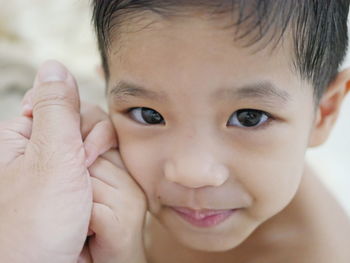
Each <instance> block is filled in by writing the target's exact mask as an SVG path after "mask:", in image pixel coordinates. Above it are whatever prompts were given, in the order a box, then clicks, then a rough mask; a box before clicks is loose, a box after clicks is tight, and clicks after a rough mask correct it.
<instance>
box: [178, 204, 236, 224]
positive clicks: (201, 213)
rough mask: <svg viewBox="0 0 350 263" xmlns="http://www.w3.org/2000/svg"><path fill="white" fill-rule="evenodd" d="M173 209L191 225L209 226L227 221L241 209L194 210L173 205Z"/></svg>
mask: <svg viewBox="0 0 350 263" xmlns="http://www.w3.org/2000/svg"><path fill="white" fill-rule="evenodd" d="M172 210H173V211H174V212H175V213H176V214H177V215H179V216H180V217H181V218H182V219H184V220H185V221H186V222H188V223H190V224H191V225H193V226H196V227H202V228H208V227H214V226H216V225H219V224H220V223H222V222H224V221H226V219H228V218H229V217H231V216H232V215H233V214H234V213H235V212H236V211H237V210H239V209H227V210H193V209H190V208H185V207H172Z"/></svg>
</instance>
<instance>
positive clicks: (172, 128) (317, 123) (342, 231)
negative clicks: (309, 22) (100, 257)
mask: <svg viewBox="0 0 350 263" xmlns="http://www.w3.org/2000/svg"><path fill="white" fill-rule="evenodd" d="M148 18H150V17H148ZM152 19H154V20H155V21H156V23H154V24H152V26H150V27H147V29H144V30H137V28H138V27H137V26H140V28H142V24H141V25H135V28H133V29H135V30H132V31H133V33H130V34H128V33H125V34H124V35H123V34H122V35H120V36H119V39H121V41H120V42H119V41H115V42H114V46H113V48H114V49H112V50H113V52H111V54H113V55H111V56H110V57H109V65H110V72H111V78H110V81H109V91H110V93H109V106H110V116H111V118H112V121H113V123H114V126H115V127H116V130H117V131H118V138H119V147H120V153H121V156H122V157H123V160H124V162H125V165H126V167H127V168H128V170H129V171H130V174H131V175H132V176H133V177H134V178H135V180H136V181H137V182H138V183H139V185H140V186H141V187H142V189H143V191H144V192H145V194H146V196H147V201H148V208H149V211H150V214H151V215H152V217H151V218H150V221H149V225H148V228H147V229H146V232H145V236H146V240H147V243H146V244H147V246H146V247H147V254H148V258H149V260H150V262H152V263H160V262H168V263H172V262H184V263H187V262H188V263H190V262H263V260H266V262H318V263H319V262H332V261H334V259H335V258H337V259H338V260H337V261H336V262H344V263H345V262H348V261H349V258H350V254H349V252H348V249H346V246H347V245H346V244H349V241H350V226H349V220H348V218H347V217H346V215H345V213H344V212H343V211H342V210H341V208H340V207H339V205H338V204H337V203H336V202H335V201H334V199H333V197H332V196H331V195H330V194H329V193H328V192H327V191H326V189H325V188H324V187H323V186H322V184H320V182H319V181H318V179H317V177H315V175H313V173H312V172H311V171H310V170H309V169H308V168H307V166H306V165H305V161H304V154H305V151H306V149H307V148H308V147H314V146H317V145H320V144H322V143H323V142H324V141H325V140H326V138H327V137H328V135H329V133H330V131H331V129H332V127H333V124H334V122H335V120H336V118H337V115H338V112H339V109H340V106H341V103H342V101H343V98H344V96H345V95H346V93H347V92H348V91H349V78H350V74H349V71H348V70H345V71H343V72H341V73H339V75H338V76H337V78H336V79H335V80H334V81H333V82H332V83H331V84H330V86H329V88H328V91H327V92H326V93H325V94H324V96H323V97H322V99H321V101H320V104H319V105H317V108H316V109H315V108H314V107H315V102H314V99H313V87H312V85H311V84H310V83H308V82H307V81H302V80H301V79H300V77H299V76H298V74H296V73H295V71H293V69H292V68H291V60H292V57H291V54H293V53H292V52H291V47H290V45H289V44H288V43H289V42H288V39H287V38H286V39H284V40H285V42H284V44H282V45H281V46H279V47H278V48H276V49H275V50H273V53H272V54H273V55H271V53H270V52H271V50H269V49H268V48H266V49H263V50H260V51H259V52H257V53H253V52H252V50H251V49H249V48H246V49H244V48H242V47H240V46H239V43H234V42H233V41H232V35H231V34H232V31H229V30H226V31H225V30H219V29H218V24H215V23H214V22H213V21H208V20H205V19H195V18H194V19H192V18H188V19H184V18H181V20H180V19H178V20H177V19H176V18H174V19H173V20H162V19H159V20H157V18H156V17H151V18H150V20H152ZM145 20H146V22H145V23H148V22H149V21H148V20H147V18H146V19H145ZM135 32H136V33H135ZM189 36H190V37H189ZM118 43H120V46H118ZM120 82H124V83H125V82H127V83H131V84H132V85H129V86H132V89H127V88H126V85H125V84H124V85H119V92H118V85H116V84H117V83H120ZM262 82H270V83H273V86H274V87H276V88H277V89H278V90H279V94H280V95H277V96H276V92H274V94H271V93H272V92H270V93H269V92H267V94H262V93H260V92H256V91H255V92H251V91H246V92H244V91H242V90H241V91H240V92H239V91H238V90H239V89H240V88H241V87H244V86H249V87H251V86H254V84H255V85H256V84H257V83H262ZM115 86H117V88H115ZM121 86H122V88H121ZM259 87H260V88H262V89H264V87H261V86H259ZM140 88H141V89H144V90H146V91H149V92H151V95H148V94H147V93H146V92H145V91H140ZM222 89H224V90H222ZM135 90H136V91H135ZM130 94H131V95H130ZM286 94H288V95H286ZM157 98H158V99H157ZM137 107H146V108H150V109H153V110H155V111H156V112H158V113H159V114H160V115H161V117H162V120H163V121H164V122H161V123H159V124H157V125H149V124H148V125H147V124H145V122H144V119H142V118H141V116H142V115H141V114H140V109H133V110H132V112H131V114H130V113H129V114H128V113H127V112H128V110H129V109H130V108H137ZM240 109H258V110H262V111H265V112H268V113H270V114H271V115H272V116H274V119H273V120H272V121H271V122H270V124H269V125H267V126H266V127H264V128H262V129H260V130H259V129H256V130H252V129H250V130H249V129H248V128H244V127H240V126H239V125H237V123H235V122H234V121H233V120H232V119H230V118H232V114H233V113H234V112H236V111H238V110H240ZM228 120H230V123H234V124H235V125H230V126H228V125H227V123H228ZM231 120H232V121H231ZM169 167H170V168H169ZM174 206H176V207H179V206H180V207H190V208H192V209H198V210H199V209H204V208H206V209H229V208H235V207H243V209H242V210H241V213H240V214H237V215H236V217H235V218H234V217H233V218H232V219H231V220H230V219H229V220H227V221H226V222H224V223H223V224H222V225H219V226H217V227H214V228H212V229H206V230H203V229H198V228H193V227H192V226H190V225H189V224H186V223H184V222H183V221H182V220H181V219H180V218H179V217H178V216H177V215H176V214H175V213H173V211H172V210H171V207H174ZM336 222H337V223H336ZM254 230H256V231H254ZM335 244H336V245H335ZM277 251H278V252H277ZM262 258H264V259H263V260H262ZM288 260H289V261H288Z"/></svg>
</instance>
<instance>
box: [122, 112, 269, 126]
mask: <svg viewBox="0 0 350 263" xmlns="http://www.w3.org/2000/svg"><path fill="white" fill-rule="evenodd" d="M135 110H149V111H153V112H154V113H156V114H157V115H159V116H157V117H161V118H162V123H155V124H150V123H147V122H146V121H142V120H141V121H140V120H137V118H136V117H135V116H133V112H134V111H135ZM126 112H127V114H128V115H129V117H130V118H131V119H132V120H134V121H136V122H138V123H140V124H141V125H145V126H154V125H161V124H164V123H165V120H164V118H163V116H162V115H161V114H160V113H158V112H157V111H155V110H153V109H151V108H146V107H133V108H130V109H128V110H127V111H126ZM247 112H250V113H252V112H254V113H255V114H257V113H258V114H261V115H262V116H264V118H265V120H264V121H263V122H262V121H261V120H260V121H259V123H258V124H257V125H252V126H244V125H242V124H241V125H229V122H230V120H231V118H232V117H234V116H236V120H238V117H237V114H239V113H247ZM141 118H142V119H143V116H141ZM273 120H275V118H274V117H273V116H272V115H271V114H270V113H267V112H265V111H262V110H256V109H248V108H247V109H240V110H237V111H235V112H234V113H232V114H231V115H230V118H229V120H228V121H227V124H226V125H227V126H228V127H238V128H243V129H249V130H258V129H259V130H260V129H265V128H266V127H267V126H269V125H270V123H271V121H273ZM238 121H239V120H238Z"/></svg>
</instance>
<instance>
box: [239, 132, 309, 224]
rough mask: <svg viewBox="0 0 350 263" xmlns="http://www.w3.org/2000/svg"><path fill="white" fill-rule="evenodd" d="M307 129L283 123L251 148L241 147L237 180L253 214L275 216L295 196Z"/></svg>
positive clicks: (302, 162)
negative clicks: (252, 201)
mask: <svg viewBox="0 0 350 263" xmlns="http://www.w3.org/2000/svg"><path fill="white" fill-rule="evenodd" d="M307 130H308V127H306V126H304V127H301V126H299V127H298V128H296V127H294V129H293V128H292V127H291V126H286V127H284V128H283V129H281V130H280V131H279V132H278V133H276V134H275V136H269V137H266V138H264V140H261V141H259V142H258V143H255V147H250V146H247V145H245V147H244V149H243V148H242V149H241V151H240V152H241V153H242V155H241V158H242V159H240V163H241V164H243V165H241V170H240V172H239V174H240V180H241V181H242V183H243V184H244V185H245V187H246V188H247V191H249V193H251V195H252V196H253V198H254V199H255V205H254V207H252V210H251V211H252V214H254V217H256V218H260V219H267V217H270V216H272V215H275V214H276V213H278V212H279V211H281V210H282V209H283V208H284V207H286V205H288V204H289V202H290V201H291V200H292V198H293V197H294V196H295V193H296V191H297V189H298V186H299V184H300V181H301V177H302V174H303V170H304V156H305V151H306V148H307V141H308V133H307V132H305V131H307ZM242 147H243V146H242ZM253 148H254V149H253ZM248 156H249V157H248Z"/></svg>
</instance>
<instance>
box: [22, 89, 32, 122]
mask: <svg viewBox="0 0 350 263" xmlns="http://www.w3.org/2000/svg"><path fill="white" fill-rule="evenodd" d="M33 94H34V89H33V88H31V89H30V90H28V91H27V92H26V94H25V95H24V97H23V99H22V102H21V105H22V115H23V116H26V117H30V118H31V117H33Z"/></svg>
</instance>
